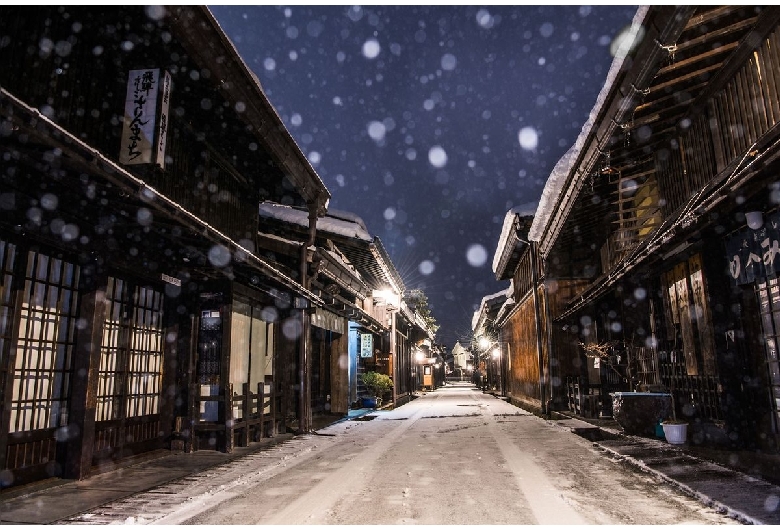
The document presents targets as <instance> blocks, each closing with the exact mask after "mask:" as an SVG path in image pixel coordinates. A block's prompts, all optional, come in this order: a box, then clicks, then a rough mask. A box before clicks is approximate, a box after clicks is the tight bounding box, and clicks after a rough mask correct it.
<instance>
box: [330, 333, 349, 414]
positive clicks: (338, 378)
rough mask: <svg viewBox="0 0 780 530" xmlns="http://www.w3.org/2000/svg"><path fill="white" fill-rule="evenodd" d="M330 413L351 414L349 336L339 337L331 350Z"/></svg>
mask: <svg viewBox="0 0 780 530" xmlns="http://www.w3.org/2000/svg"><path fill="white" fill-rule="evenodd" d="M330 380H331V383H330V411H331V413H333V414H344V415H346V414H347V413H348V412H349V334H347V333H344V334H341V335H337V336H336V338H335V339H334V340H333V341H332V343H331V350H330Z"/></svg>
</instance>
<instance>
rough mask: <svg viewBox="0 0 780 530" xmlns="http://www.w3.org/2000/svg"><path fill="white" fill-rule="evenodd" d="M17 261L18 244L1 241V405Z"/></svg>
mask: <svg viewBox="0 0 780 530" xmlns="http://www.w3.org/2000/svg"><path fill="white" fill-rule="evenodd" d="M15 262H16V246H15V245H13V244H11V243H6V242H5V241H0V406H2V404H3V403H4V401H3V390H4V389H3V381H5V380H6V378H5V375H6V373H7V371H8V368H7V364H8V360H7V359H8V353H7V352H6V348H8V347H9V346H10V344H11V330H12V329H13V326H12V322H13V314H14V310H13V298H12V296H11V293H12V291H11V281H12V280H13V272H14V263H15Z"/></svg>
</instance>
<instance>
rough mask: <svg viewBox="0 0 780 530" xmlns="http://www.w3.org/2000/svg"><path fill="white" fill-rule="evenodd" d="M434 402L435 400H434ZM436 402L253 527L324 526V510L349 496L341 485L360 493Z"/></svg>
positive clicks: (325, 515) (326, 515)
mask: <svg viewBox="0 0 780 530" xmlns="http://www.w3.org/2000/svg"><path fill="white" fill-rule="evenodd" d="M436 398H437V399H438V396H436ZM437 399H434V400H431V401H430V404H429V405H428V406H427V407H425V408H421V409H420V410H418V411H416V412H414V413H413V414H412V415H411V416H409V418H408V419H405V420H403V421H401V422H400V425H399V426H398V427H396V428H394V429H393V430H392V431H390V432H389V433H387V434H386V435H385V436H383V437H382V438H381V439H380V440H379V441H378V442H377V443H375V444H372V445H371V446H370V447H368V448H366V450H365V451H363V452H362V453H360V454H359V455H357V456H356V457H355V458H353V459H352V460H349V461H348V462H346V463H345V465H344V466H342V467H341V468H339V469H338V470H334V471H333V472H332V473H329V474H328V475H327V477H326V478H324V479H323V480H322V481H321V482H320V483H318V484H316V485H315V486H314V487H312V488H311V489H310V490H308V491H307V492H305V493H303V494H301V496H300V497H299V498H298V499H296V500H295V501H293V502H291V503H290V504H288V505H287V506H285V507H284V508H283V509H282V510H280V511H278V512H276V513H274V514H273V515H271V516H270V517H268V518H263V519H261V520H260V521H256V522H255V523H254V524H263V525H282V524H284V525H289V524H307V525H311V524H325V523H326V522H327V517H328V515H329V512H328V509H329V508H331V507H332V506H334V505H335V504H336V503H337V502H338V501H339V500H340V499H341V498H342V497H344V496H346V495H349V494H350V493H349V492H345V490H344V484H349V485H350V488H349V490H350V491H356V490H358V491H359V490H362V489H363V487H364V485H365V483H366V479H367V477H369V476H370V475H371V471H372V469H373V467H374V465H375V464H376V462H377V460H378V459H379V458H380V457H381V456H382V455H384V454H385V453H387V452H388V451H389V450H390V449H391V448H392V447H393V445H394V444H395V443H396V441H397V440H398V438H400V437H401V436H403V434H404V433H405V432H406V431H407V430H409V428H410V427H411V426H412V425H414V424H415V423H416V422H417V420H419V419H420V418H422V417H423V415H424V413H425V412H426V410H427V408H430V407H431V406H432V405H433V403H435V402H436V400H437ZM390 419H393V418H391V417H386V420H379V421H387V420H390ZM374 421H377V420H374Z"/></svg>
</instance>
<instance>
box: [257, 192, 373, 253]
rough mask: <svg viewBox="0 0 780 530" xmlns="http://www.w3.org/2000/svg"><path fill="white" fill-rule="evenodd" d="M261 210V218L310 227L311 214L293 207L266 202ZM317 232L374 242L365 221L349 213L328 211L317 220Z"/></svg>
mask: <svg viewBox="0 0 780 530" xmlns="http://www.w3.org/2000/svg"><path fill="white" fill-rule="evenodd" d="M259 210H260V217H270V218H272V219H276V220H279V221H284V222H285V223H290V224H295V225H298V226H303V227H308V226H309V212H307V211H305V210H301V209H299V208H295V207H293V206H287V205H284V204H278V203H274V202H270V201H265V202H261V203H260V206H259ZM317 231H318V232H319V231H321V232H325V233H329V234H335V235H340V236H343V237H348V238H352V239H359V240H361V241H366V242H368V243H371V242H373V241H374V238H373V237H371V234H369V233H368V231H367V230H366V225H365V224H364V223H363V220H362V219H360V218H359V217H357V216H356V215H353V214H349V213H347V212H338V213H334V214H333V215H332V212H331V211H328V214H327V215H325V216H324V217H320V218H318V219H317Z"/></svg>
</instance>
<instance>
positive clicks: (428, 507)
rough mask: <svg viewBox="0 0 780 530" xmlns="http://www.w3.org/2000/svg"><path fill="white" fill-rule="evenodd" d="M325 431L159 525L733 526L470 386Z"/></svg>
mask: <svg viewBox="0 0 780 530" xmlns="http://www.w3.org/2000/svg"><path fill="white" fill-rule="evenodd" d="M371 416H373V419H371ZM319 434H320V436H308V437H303V438H298V439H296V440H295V441H296V443H297V444H298V445H297V450H296V452H295V453H294V455H293V456H292V457H291V458H289V459H286V460H284V461H283V463H282V464H280V465H276V466H274V467H273V469H272V470H265V471H263V470H260V471H257V472H256V473H255V472H254V470H253V469H250V468H249V467H248V466H253V465H257V464H256V463H255V461H254V460H252V459H248V460H239V461H237V462H236V463H235V464H233V465H236V464H238V463H239V462H241V464H240V465H242V466H244V469H243V472H242V474H241V477H242V478H241V479H238V480H233V481H232V482H227V481H229V480H230V477H231V475H230V474H225V475H224V476H223V475H221V474H216V475H214V474H212V475H211V477H210V479H211V480H215V479H216V480H219V479H220V478H223V479H224V480H223V483H224V484H223V485H222V486H221V487H220V486H219V485H218V484H216V483H212V484H211V486H212V487H211V489H209V490H208V491H206V492H204V493H203V494H201V495H198V496H193V497H190V498H189V499H188V501H187V502H183V503H181V504H178V505H176V506H174V507H173V511H172V512H171V513H170V514H169V515H167V516H164V517H162V518H160V519H157V520H156V521H154V522H155V523H158V524H183V523H191V524H680V523H684V524H713V523H717V524H723V523H730V522H734V521H732V520H731V519H728V518H727V517H725V516H722V515H719V514H717V513H715V511H714V510H712V509H709V508H704V507H703V506H702V505H701V504H699V503H698V502H696V501H694V500H693V499H691V498H689V497H686V496H684V495H682V494H681V493H679V492H677V491H675V490H674V489H672V488H671V487H670V486H668V485H666V484H664V483H662V482H661V481H659V480H658V479H656V478H654V477H653V476H651V475H648V474H643V473H639V472H637V471H635V470H634V469H633V468H630V467H628V466H626V465H625V464H622V463H620V462H616V461H613V460H611V459H610V457H609V456H607V455H606V454H605V453H603V452H600V451H599V450H598V449H596V448H595V447H594V446H593V444H592V443H590V442H588V441H587V440H585V439H583V438H580V437H578V436H576V435H574V434H572V433H571V432H570V431H569V430H567V429H564V428H561V427H558V426H556V425H555V424H553V423H550V422H546V421H544V420H543V419H541V418H538V417H536V416H533V415H531V414H528V413H526V412H525V411H523V410H521V409H519V408H517V407H515V406H513V405H510V404H508V403H506V402H504V401H502V400H500V399H497V398H495V397H493V396H491V395H487V394H483V393H482V392H481V391H478V390H477V389H475V388H474V387H473V386H471V385H466V384H463V385H448V386H446V387H444V388H440V389H438V390H436V391H435V392H431V393H427V394H424V395H422V396H420V397H419V398H418V399H416V400H414V401H412V402H411V403H409V404H407V405H404V406H402V407H399V408H398V409H396V410H394V411H379V412H377V413H375V414H371V415H370V416H368V417H366V418H363V419H362V421H343V422H339V423H336V424H333V425H331V426H330V427H328V428H326V429H322V430H320V431H319ZM304 446H305V447H304ZM235 472H236V471H235V470H234V473H235ZM128 503H130V504H132V501H131V500H130V499H128V500H126V502H125V505H126V506H127V505H128ZM139 507H140V505H139ZM139 515H140V514H139Z"/></svg>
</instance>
